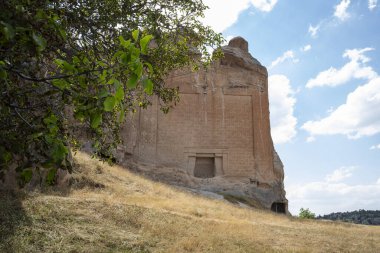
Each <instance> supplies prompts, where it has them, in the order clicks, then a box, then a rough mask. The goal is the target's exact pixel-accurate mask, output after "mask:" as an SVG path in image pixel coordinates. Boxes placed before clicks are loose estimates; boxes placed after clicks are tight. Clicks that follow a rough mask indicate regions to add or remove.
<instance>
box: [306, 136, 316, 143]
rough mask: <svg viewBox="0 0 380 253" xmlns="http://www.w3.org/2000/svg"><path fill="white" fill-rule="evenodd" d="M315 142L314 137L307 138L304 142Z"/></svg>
mask: <svg viewBox="0 0 380 253" xmlns="http://www.w3.org/2000/svg"><path fill="white" fill-rule="evenodd" d="M314 141H315V137H314V136H309V137H307V138H306V142H307V143H311V142H314Z"/></svg>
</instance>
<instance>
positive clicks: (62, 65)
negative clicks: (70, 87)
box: [54, 59, 76, 72]
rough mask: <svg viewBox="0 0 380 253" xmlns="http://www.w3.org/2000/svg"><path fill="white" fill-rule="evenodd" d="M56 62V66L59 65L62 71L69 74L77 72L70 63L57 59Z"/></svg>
mask: <svg viewBox="0 0 380 253" xmlns="http://www.w3.org/2000/svg"><path fill="white" fill-rule="evenodd" d="M54 62H55V64H57V65H58V67H60V68H61V69H63V70H65V71H67V72H70V71H73V72H74V71H75V70H76V69H75V67H74V65H71V64H70V63H68V62H67V61H65V60H62V59H55V60H54Z"/></svg>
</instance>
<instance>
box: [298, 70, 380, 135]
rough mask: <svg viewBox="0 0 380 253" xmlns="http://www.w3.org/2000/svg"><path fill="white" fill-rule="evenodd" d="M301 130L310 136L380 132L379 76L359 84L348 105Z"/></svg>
mask: <svg viewBox="0 0 380 253" xmlns="http://www.w3.org/2000/svg"><path fill="white" fill-rule="evenodd" d="M302 129H304V130H306V131H308V132H309V133H310V134H311V136H316V135H334V134H343V135H346V136H347V137H348V138H350V139H357V138H360V137H363V136H372V135H375V134H378V133H380V77H377V78H374V79H372V80H370V81H369V82H368V83H366V84H364V85H362V86H359V87H358V88H356V89H355V90H354V91H353V92H351V93H350V94H348V96H347V99H346V103H345V104H343V105H340V106H339V107H338V108H337V109H336V110H334V111H333V112H331V113H330V115H328V116H327V117H325V118H323V119H321V120H317V121H308V122H306V123H305V124H304V125H303V126H302Z"/></svg>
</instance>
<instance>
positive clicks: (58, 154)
mask: <svg viewBox="0 0 380 253" xmlns="http://www.w3.org/2000/svg"><path fill="white" fill-rule="evenodd" d="M68 153H69V150H68V149H67V147H66V146H65V145H63V143H62V142H58V143H55V144H54V146H53V148H52V152H51V158H52V159H53V161H54V163H56V164H61V163H62V161H63V160H64V159H65V157H66V155H67V154H68Z"/></svg>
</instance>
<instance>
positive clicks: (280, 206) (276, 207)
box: [270, 202, 286, 213]
mask: <svg viewBox="0 0 380 253" xmlns="http://www.w3.org/2000/svg"><path fill="white" fill-rule="evenodd" d="M270 209H271V210H272V211H273V212H275V213H286V204H285V203H282V202H274V203H273V204H272V206H271V208H270Z"/></svg>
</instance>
